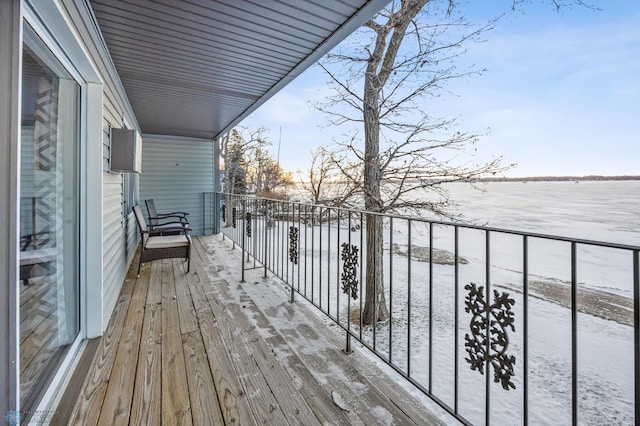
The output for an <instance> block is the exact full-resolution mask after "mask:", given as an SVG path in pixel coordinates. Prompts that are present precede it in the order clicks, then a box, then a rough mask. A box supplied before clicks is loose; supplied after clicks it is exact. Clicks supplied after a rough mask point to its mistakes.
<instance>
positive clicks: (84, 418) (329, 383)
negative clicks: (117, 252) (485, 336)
mask: <svg viewBox="0 0 640 426" xmlns="http://www.w3.org/2000/svg"><path fill="white" fill-rule="evenodd" d="M193 240H194V244H193V250H192V259H191V271H190V272H189V273H186V272H185V271H186V264H184V263H183V262H182V260H180V259H165V260H162V261H155V262H148V263H147V264H145V265H144V266H143V268H142V270H141V275H140V277H139V278H137V279H136V278H135V274H133V275H132V272H131V271H135V270H136V269H137V264H134V265H133V266H132V269H131V271H130V273H129V274H128V279H127V281H126V282H125V284H124V286H123V290H122V292H121V295H120V298H119V300H118V303H117V305H116V308H115V310H114V313H113V316H112V318H111V320H110V322H109V325H108V327H107V330H106V332H105V335H104V336H103V337H102V338H101V339H100V342H99V345H98V348H97V350H96V354H95V356H94V360H93V363H92V365H91V367H90V368H89V370H88V372H87V375H86V378H85V380H84V383H83V385H82V390H81V391H80V394H79V396H78V399H77V401H76V404H75V407H74V410H73V413H72V415H71V418H70V421H69V424H83V425H85V424H87V425H93V424H98V423H100V424H134V425H160V424H186V425H190V424H195V425H209V424H215V425H254V424H278V425H288V424H293V425H300V424H304V425H314V424H333V425H347V424H361V425H364V424H378V423H379V421H380V418H379V417H377V413H379V412H380V410H381V407H382V408H384V410H385V412H386V413H389V416H390V418H392V419H393V421H394V423H396V424H409V425H410V424H438V423H439V422H438V420H437V419H435V418H434V417H432V416H431V415H430V414H429V412H428V411H427V410H425V409H424V407H422V406H420V405H419V404H417V403H416V402H415V401H414V400H412V399H411V397H409V396H408V394H406V392H404V391H403V390H402V389H401V388H400V387H398V386H394V387H391V388H388V387H386V385H385V379H384V375H383V374H382V375H380V373H378V374H372V375H370V378H371V380H369V379H368V378H367V377H365V376H368V375H369V371H372V370H371V369H372V368H373V367H371V366H361V365H360V364H361V363H362V362H363V361H362V359H363V358H358V359H354V358H349V357H350V356H351V357H352V355H350V356H348V355H345V354H343V353H342V352H341V351H340V344H339V343H336V342H339V338H338V337H333V338H330V337H326V336H324V335H323V334H322V333H331V331H330V330H329V329H328V328H327V327H324V328H325V329H326V330H324V332H322V331H321V330H319V329H318V328H319V327H321V326H319V325H318V324H315V323H314V324H313V325H305V324H298V325H296V324H286V325H283V324H277V321H276V320H277V318H276V317H277V316H278V315H280V314H282V313H283V312H284V314H283V315H286V316H289V317H293V316H296V315H297V316H298V317H299V318H307V317H313V315H312V314H310V313H309V312H305V311H301V309H303V307H302V306H299V305H298V304H290V303H288V302H287V301H286V300H287V299H288V298H287V297H286V296H287V295H286V294H285V293H284V292H283V291H282V288H280V294H275V295H273V296H265V297H263V296H260V295H259V294H258V293H256V292H255V291H254V290H255V289H257V288H258V287H250V286H261V285H264V284H265V283H263V282H262V281H261V280H262V278H261V274H260V273H259V271H254V272H255V273H254V274H249V275H248V277H247V278H249V279H247V281H248V282H246V283H240V274H239V272H240V271H238V268H239V265H240V256H239V252H238V251H237V250H233V249H232V248H231V245H229V244H228V242H226V241H222V240H221V238H220V237H219V236H209V237H197V238H194V239H193ZM283 296H284V297H283ZM281 297H282V302H279V300H280V299H279V298H281ZM261 299H265V300H261ZM263 301H267V302H269V303H270V305H269V306H267V305H265V304H263V303H262V302H263ZM316 332H317V333H316ZM292 339H294V340H292ZM325 343H326V347H324V348H322V349H321V350H317V351H305V350H304V348H305V347H306V346H308V345H310V344H313V345H314V347H315V348H320V347H321V344H325ZM319 345H320V346H319ZM330 372H331V373H330ZM335 372H339V373H335ZM353 384H357V386H355V387H354V386H353ZM354 388H357V392H355V391H354ZM338 394H339V397H340V398H341V400H345V401H347V402H348V404H349V406H348V407H346V410H345V407H344V406H343V407H339V406H338V404H336V401H335V398H336V396H337V395H338Z"/></svg>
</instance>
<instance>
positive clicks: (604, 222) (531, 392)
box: [253, 182, 640, 425]
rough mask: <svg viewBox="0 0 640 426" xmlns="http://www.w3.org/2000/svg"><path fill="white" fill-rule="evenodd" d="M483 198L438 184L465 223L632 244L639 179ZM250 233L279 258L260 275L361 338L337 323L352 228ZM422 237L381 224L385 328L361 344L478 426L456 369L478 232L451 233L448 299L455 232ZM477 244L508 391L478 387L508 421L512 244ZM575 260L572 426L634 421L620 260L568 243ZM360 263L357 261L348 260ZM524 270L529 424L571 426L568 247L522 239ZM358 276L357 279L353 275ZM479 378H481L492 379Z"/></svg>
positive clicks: (545, 185) (442, 229)
mask: <svg viewBox="0 0 640 426" xmlns="http://www.w3.org/2000/svg"><path fill="white" fill-rule="evenodd" d="M486 189H487V193H484V194H483V193H479V192H477V191H472V190H470V189H469V188H468V187H467V186H464V185H461V184H460V185H459V186H456V185H453V186H452V187H451V192H452V197H453V199H454V200H455V201H457V202H458V204H459V206H458V208H459V209H460V211H461V212H463V213H464V215H465V217H466V219H467V220H470V221H473V222H474V223H477V224H482V225H484V224H486V225H488V226H491V227H496V228H504V229H512V230H520V231H528V232H535V233H541V234H551V235H561V236H567V237H572V238H580V239H594V240H601V241H607V242H612V243H623V244H633V245H640V237H639V236H638V234H637V232H636V229H637V227H638V225H640V217H639V215H637V212H638V211H640V182H581V183H580V184H576V183H573V182H530V183H528V184H526V185H523V184H522V183H491V184H488V185H487V188H486ZM289 226H296V227H297V228H299V250H300V262H299V264H298V265H294V264H293V263H291V262H288V261H287V260H286V258H287V254H286V253H287V251H288V241H289V239H288V238H289V237H288V232H289ZM254 228H255V229H254V237H253V238H259V236H262V235H268V236H269V237H268V238H269V239H268V240H267V243H268V244H269V247H270V249H271V250H279V251H280V252H281V253H285V255H284V256H285V261H283V262H281V263H274V264H272V266H271V267H273V268H274V269H276V270H277V271H279V272H278V273H279V274H280V275H281V276H283V277H284V278H286V279H288V280H289V282H293V285H294V287H296V288H297V289H299V291H301V292H302V293H304V294H305V295H306V297H307V298H309V299H310V300H312V301H313V302H314V303H315V304H316V305H318V306H319V307H320V308H321V309H322V310H324V311H325V313H328V314H329V315H330V316H331V317H333V318H334V320H336V321H338V322H340V324H342V325H343V326H345V327H347V326H349V327H351V328H352V329H353V330H354V331H355V332H356V333H358V332H359V331H360V330H359V328H358V323H357V321H358V319H357V315H353V314H350V310H351V311H353V310H357V308H358V305H359V303H360V299H358V300H356V301H351V302H350V304H349V302H348V300H347V298H346V296H345V295H344V294H342V293H341V291H340V273H341V272H342V270H341V267H342V266H341V265H342V263H341V260H340V250H341V245H342V243H348V244H353V245H356V246H358V247H362V243H361V242H362V241H363V237H364V236H363V232H364V231H363V229H359V230H355V231H350V230H349V229H348V223H347V221H345V220H343V221H341V222H340V226H338V223H337V222H336V221H334V222H332V223H331V224H329V225H328V226H327V225H323V226H317V225H316V226H305V225H304V224H299V223H296V222H292V223H284V222H279V223H276V226H275V227H274V228H271V229H269V230H268V231H266V232H264V228H261V224H260V221H258V222H256V225H254ZM409 228H411V231H410V234H411V241H409ZM429 231H430V230H429V227H428V225H426V224H423V223H418V222H413V223H411V224H410V223H409V222H406V221H404V220H401V219H394V220H393V223H391V222H390V221H388V220H387V221H386V223H385V235H384V236H383V237H384V241H385V265H384V266H385V278H384V279H385V284H386V288H387V302H390V303H391V320H390V321H389V322H388V323H386V324H383V325H381V326H378V327H376V330H375V333H374V330H373V329H371V328H365V329H363V330H362V338H363V340H364V341H365V342H367V343H368V344H369V345H373V344H374V334H375V346H376V350H377V352H378V354H379V355H380V356H382V357H383V358H389V357H391V360H392V363H393V364H394V366H395V367H396V368H398V369H400V370H401V371H402V372H403V373H404V374H405V375H407V376H410V377H411V378H412V379H413V380H414V381H416V382H417V383H418V384H419V385H420V386H422V387H424V388H425V389H430V390H431V393H432V394H433V395H434V396H435V397H437V398H438V399H440V400H441V401H443V402H444V403H446V404H448V405H449V406H450V407H452V408H453V407H455V406H456V402H455V398H454V394H455V390H456V389H457V393H458V402H457V407H458V412H459V413H460V415H461V416H463V417H464V418H465V419H467V420H468V421H470V422H472V423H474V424H484V422H485V401H486V395H485V392H486V382H485V376H483V375H481V374H479V372H478V371H472V370H471V369H470V365H469V363H468V362H467V361H466V360H465V358H468V354H467V352H466V350H465V349H466V348H465V335H466V334H470V328H469V324H470V321H471V319H472V316H471V314H469V313H467V312H465V297H466V295H467V291H466V290H465V288H464V287H465V286H466V285H468V284H469V283H476V284H477V285H478V286H485V285H486V276H487V267H486V264H487V262H486V257H487V253H486V244H487V240H486V234H485V232H483V231H479V230H474V229H462V228H461V229H460V231H459V238H458V240H459V246H458V249H459V253H458V254H459V256H460V258H459V259H460V260H461V261H460V262H459V269H458V272H459V279H458V287H457V292H456V286H455V268H454V265H453V264H451V262H450V260H451V259H453V257H454V256H453V253H454V251H455V243H454V228H453V227H448V226H435V227H434V228H433V235H430V232H429ZM431 238H432V240H433V248H434V260H437V263H434V264H433V269H432V270H430V265H429V262H428V254H429V249H428V248H429V245H430V241H431ZM409 245H411V256H410V257H409V256H408V254H409ZM257 246H262V243H258V244H257ZM490 247H491V248H490V252H489V262H488V263H489V265H490V267H489V270H488V273H489V276H490V286H491V289H495V290H497V291H498V292H499V293H502V292H507V293H508V294H509V297H510V298H512V299H513V300H514V302H515V303H514V304H513V307H512V310H513V313H514V317H515V322H514V327H515V331H511V330H507V332H508V338H509V345H508V348H507V354H508V355H513V356H515V365H514V376H513V378H512V381H513V384H514V385H515V389H511V390H509V391H507V390H504V389H503V387H502V386H501V385H500V383H493V380H491V383H490V386H489V393H490V398H489V399H490V419H491V423H492V424H521V423H522V419H523V417H524V404H525V397H524V388H525V386H524V378H525V371H524V350H525V349H524V347H525V336H524V329H523V327H524V312H523V308H524V305H525V300H524V297H523V294H524V292H523V269H524V267H523V266H524V265H523V263H524V262H523V238H522V236H519V235H511V234H502V233H491V235H490ZM305 253H306V254H307V257H306V262H305V256H304V254H305ZM436 255H437V256H436ZM576 255H577V256H576V261H577V262H576V264H577V269H576V270H577V282H578V314H577V342H578V346H577V372H578V398H577V400H578V401H577V404H578V422H579V424H588V425H592V424H593V425H600V424H633V423H634V418H633V415H634V405H633V404H634V393H633V392H634V388H633V386H634V383H633V377H634V358H633V326H632V312H633V311H632V310H633V304H632V295H633V270H632V266H633V263H632V257H631V253H630V252H629V251H625V250H619V249H611V248H601V247H592V246H586V245H578V246H577V249H576ZM463 259H464V260H463ZM363 262H364V260H363V259H362V258H360V261H359V264H360V265H362V263H363ZM360 265H359V266H360ZM527 267H528V275H527V278H528V283H529V288H528V291H529V297H528V298H527V299H526V302H527V305H528V314H527V319H528V339H527V345H528V346H527V353H528V357H527V372H526V377H527V389H528V398H527V404H528V418H529V422H530V423H531V424H570V423H571V414H572V406H571V397H572V382H571V378H572V351H571V342H572V333H571V331H572V320H571V310H570V309H569V306H570V300H571V299H570V284H571V244H570V243H567V242H562V241H549V240H545V239H538V238H529V241H528V265H527ZM362 271H363V270H358V278H359V279H360V277H361V275H362ZM430 274H432V276H433V279H432V280H430V279H429V277H430ZM305 275H306V280H305V279H304V276H305ZM456 294H457V298H456ZM430 296H431V298H430ZM491 302H492V300H489V303H491ZM354 305H355V309H354ZM456 307H457V310H456ZM456 315H457V322H456ZM348 319H350V320H351V322H350V324H348V323H347V321H348ZM456 329H457V331H458V335H457V341H456V339H455V330H456ZM430 333H431V334H430ZM390 342H391V343H390ZM389 348H391V350H390V349H389ZM409 353H410V354H411V355H410V358H409ZM456 356H457V371H458V377H457V379H456V375H455V371H456ZM430 366H431V368H430ZM490 374H491V378H493V372H492V371H491V373H490ZM456 383H457V385H456Z"/></svg>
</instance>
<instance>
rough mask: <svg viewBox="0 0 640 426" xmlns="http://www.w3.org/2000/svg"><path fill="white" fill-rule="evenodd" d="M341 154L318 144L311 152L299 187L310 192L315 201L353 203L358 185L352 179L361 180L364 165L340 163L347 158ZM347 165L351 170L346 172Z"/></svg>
mask: <svg viewBox="0 0 640 426" xmlns="http://www.w3.org/2000/svg"><path fill="white" fill-rule="evenodd" d="M338 155H339V154H337V153H333V152H330V151H328V150H327V149H326V148H324V147H318V148H316V149H315V150H314V151H312V153H311V162H310V164H309V167H308V168H307V169H306V170H304V171H303V172H301V173H300V181H299V182H300V187H301V188H302V190H303V191H304V192H306V193H307V194H309V195H311V201H312V203H313V204H322V205H326V206H334V207H351V206H353V205H352V204H351V202H352V201H353V195H354V193H355V191H356V190H357V186H354V185H352V184H351V181H352V180H355V181H360V179H359V176H360V177H361V176H362V173H361V170H362V168H361V167H358V166H357V165H354V164H351V165H341V164H340V162H341V161H342V160H344V158H343V157H340V156H338ZM345 167H350V170H349V171H347V170H346V169H345ZM346 176H349V179H347V178H346Z"/></svg>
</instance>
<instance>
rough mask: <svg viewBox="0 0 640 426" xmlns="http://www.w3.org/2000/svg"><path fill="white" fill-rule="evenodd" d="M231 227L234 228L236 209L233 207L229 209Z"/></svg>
mask: <svg viewBox="0 0 640 426" xmlns="http://www.w3.org/2000/svg"><path fill="white" fill-rule="evenodd" d="M231 226H232V227H234V228H235V227H236V208H235V207H233V208H232V209H231Z"/></svg>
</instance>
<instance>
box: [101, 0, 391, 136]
mask: <svg viewBox="0 0 640 426" xmlns="http://www.w3.org/2000/svg"><path fill="white" fill-rule="evenodd" d="M388 1H389V0H288V1H286V0H220V1H212V0H190V1H183V0H154V1H151V0H91V6H92V8H93V11H94V13H95V16H96V18H97V21H98V25H99V27H100V30H101V32H102V34H103V37H104V40H105V42H106V45H107V48H108V50H109V52H110V54H111V57H112V59H113V63H114V65H115V67H116V69H117V71H118V74H119V75H120V78H121V80H122V83H123V86H124V89H125V91H126V93H127V96H128V98H129V100H130V102H131V105H132V107H133V110H134V113H135V114H136V117H137V119H138V123H139V124H140V127H141V130H142V132H143V133H148V134H158V135H173V136H187V137H195V138H207V139H210V138H217V137H219V136H221V135H223V134H224V133H225V132H227V131H229V130H230V129H231V128H232V127H233V126H234V125H236V124H238V123H239V122H240V121H241V120H242V119H243V118H245V117H246V116H248V115H249V114H250V113H251V112H253V111H254V110H255V109H256V108H258V107H259V106H260V105H261V104H262V103H264V102H265V101H266V100H267V99H269V98H270V97H271V96H273V95H274V94H275V93H277V92H278V91H279V90H281V89H282V88H283V87H284V86H285V85H287V84H288V83H289V82H291V81H292V80H293V79H294V78H295V77H296V76H298V75H299V74H300V73H302V72H303V71H304V70H305V69H306V68H307V67H309V66H310V65H311V64H313V63H314V62H316V61H317V60H318V59H319V58H320V57H322V56H323V55H324V54H325V53H327V52H328V51H329V50H330V49H331V48H333V47H334V46H335V45H337V44H338V43H339V42H340V41H342V40H343V39H344V38H346V37H347V36H348V35H349V34H351V33H352V32H353V31H355V30H356V29H357V28H358V27H359V26H360V25H362V23H364V22H365V21H366V20H367V19H369V18H370V17H371V16H373V15H374V14H375V13H376V12H377V11H379V10H380V9H381V8H383V7H384V6H385V5H386V4H387V2H388Z"/></svg>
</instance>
